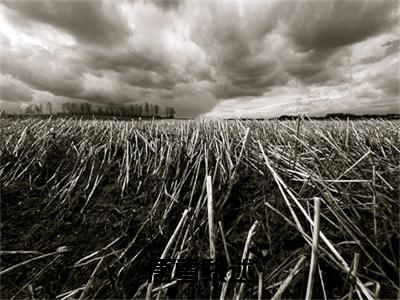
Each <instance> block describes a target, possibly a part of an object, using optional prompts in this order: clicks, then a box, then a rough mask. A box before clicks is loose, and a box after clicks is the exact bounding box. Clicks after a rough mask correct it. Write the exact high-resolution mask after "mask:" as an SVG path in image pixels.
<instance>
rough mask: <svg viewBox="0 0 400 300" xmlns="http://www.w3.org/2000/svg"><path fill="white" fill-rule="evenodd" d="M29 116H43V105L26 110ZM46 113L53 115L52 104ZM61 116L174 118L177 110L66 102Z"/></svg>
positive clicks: (32, 106) (153, 106)
mask: <svg viewBox="0 0 400 300" xmlns="http://www.w3.org/2000/svg"><path fill="white" fill-rule="evenodd" d="M24 113H25V114H27V115H42V114H43V105H42V104H33V105H30V106H27V107H26V108H25V110H24ZM46 113H47V114H53V107H52V104H51V102H48V103H46ZM61 114H65V115H77V116H108V117H130V118H139V117H140V118H153V117H154V118H174V117H175V109H174V108H173V107H170V106H167V107H165V109H164V111H163V112H161V111H160V107H159V106H158V105H157V104H149V103H147V102H146V103H144V104H143V105H142V104H131V105H117V104H114V103H109V104H108V105H106V106H97V107H94V106H92V104H90V103H87V102H81V103H77V102H64V103H63V104H61Z"/></svg>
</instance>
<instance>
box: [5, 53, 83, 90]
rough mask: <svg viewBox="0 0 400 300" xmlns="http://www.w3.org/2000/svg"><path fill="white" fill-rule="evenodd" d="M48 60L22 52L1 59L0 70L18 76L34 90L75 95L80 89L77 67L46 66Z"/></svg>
mask: <svg viewBox="0 0 400 300" xmlns="http://www.w3.org/2000/svg"><path fill="white" fill-rule="evenodd" d="M22 61H23V62H24V63H21V62H22ZM49 64H50V62H48V61H45V60H43V57H42V58H41V59H40V57H39V58H36V57H35V55H33V54H29V53H24V54H21V55H15V54H14V55H13V53H9V55H8V58H7V59H4V60H1V64H0V65H1V70H2V71H3V72H5V73H7V74H10V75H12V76H13V77H15V78H18V79H19V80H21V81H22V82H24V83H26V84H28V85H29V86H31V87H32V88H34V89H36V90H41V91H46V92H50V93H52V94H54V95H59V96H65V97H76V96H77V95H78V94H79V93H80V92H81V91H82V87H81V82H80V78H79V76H77V75H79V73H77V69H74V68H73V67H71V66H69V67H70V68H71V69H70V70H68V69H67V70H65V69H64V68H58V69H57V68H48V66H49Z"/></svg>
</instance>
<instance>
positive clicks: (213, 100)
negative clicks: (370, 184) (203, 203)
mask: <svg viewBox="0 0 400 300" xmlns="http://www.w3.org/2000/svg"><path fill="white" fill-rule="evenodd" d="M3 3H4V4H5V5H6V7H4V6H3V7H2V4H0V8H4V10H3V9H2V10H3V11H4V17H2V16H3V15H2V14H1V12H0V25H1V22H4V20H5V23H6V24H5V25H7V26H9V27H13V29H14V30H10V29H7V28H5V29H3V30H2V29H1V28H0V39H1V43H2V52H1V58H2V59H1V71H2V72H3V73H4V74H5V75H4V76H6V77H5V78H8V79H7V80H8V81H6V82H5V83H3V84H2V85H1V92H2V100H3V101H4V100H5V101H9V102H11V101H13V102H18V103H20V102H29V101H32V99H33V98H35V99H34V100H37V99H36V98H37V97H39V96H38V95H40V96H41V95H42V94H40V93H42V92H48V93H49V94H48V95H49V97H52V95H54V96H55V97H54V98H55V99H62V101H64V100H65V101H68V99H70V100H71V101H81V100H84V101H90V102H93V103H108V102H115V103H134V102H138V103H143V102H145V101H147V102H149V103H153V104H159V105H160V106H161V107H162V106H163V105H164V106H171V105H173V106H175V108H176V110H177V111H178V112H179V113H182V114H185V115H192V116H193V115H198V114H203V113H207V112H209V111H210V110H212V109H214V108H215V106H216V105H217V104H218V103H220V102H224V100H227V99H229V101H236V100H237V102H231V103H240V101H242V102H251V100H254V99H260V102H261V103H262V101H264V102H265V105H268V104H269V102H268V101H269V100H268V95H274V97H278V96H276V95H275V94H274V91H283V92H282V94H281V97H282V99H299V97H300V98H302V97H305V96H304V95H306V93H307V91H311V90H312V89H322V90H323V92H331V93H332V94H334V95H333V97H336V98H339V96H340V95H342V94H343V93H345V92H346V90H348V87H349V86H354V87H355V88H358V91H361V90H362V93H361V92H355V93H354V99H352V100H350V101H354V103H357V101H359V99H358V98H362V99H367V98H368V99H369V98H371V99H372V100H371V101H366V102H362V103H365V105H370V106H371V107H372V106H373V104H372V103H374V102H373V101H375V102H379V101H382V102H383V101H386V100H379V99H393V98H394V97H398V94H399V88H398V87H399V86H398V84H397V83H398V80H397V78H398V77H397V76H398V73H397V72H396V71H395V70H392V69H391V68H389V67H387V65H389V64H390V63H392V61H393V62H395V61H396V60H397V61H398V51H399V44H400V42H399V39H398V32H397V33H396V32H395V28H396V27H395V25H396V22H397V19H398V15H399V9H398V5H397V2H395V1H391V0H388V1H359V0H356V1H324V2H317V1H298V2H296V1H271V2H268V1H255V2H254V1H252V2H250V3H246V2H240V1H239V2H211V1H204V2H203V1H161V0H153V1H141V0H135V1H59V0H57V1H13V2H11V1H6V2H3ZM7 26H6V27H7ZM7 30H9V32H8V33H7ZM3 33H4V34H6V33H7V35H4V34H3ZM65 33H67V34H68V35H70V36H72V37H73V38H74V39H73V40H72V39H71V38H70V37H69V36H68V35H67V34H65ZM375 38H379V40H374V39H375ZM371 40H374V41H375V42H371ZM374 43H375V44H374ZM360 44H362V45H361V46H360V47H358V46H357V45H360ZM357 47H358V48H357ZM360 49H361V50H360ZM363 49H364V50H363ZM365 49H366V50H365ZM369 49H371V51H369ZM376 49H379V51H377V50H376ZM388 60H390V61H388ZM382 66H383V67H382ZM353 75H355V76H354V78H356V79H354V78H353ZM4 76H3V77H4ZM10 78H11V79H10ZM357 78H359V79H357ZM363 84H365V86H366V87H367V88H365V89H364V88H361V86H362V85H363ZM324 89H325V90H324ZM13 90H15V91H14V92H13ZM38 91H39V93H38ZM293 95H296V96H293ZM297 95H300V96H297ZM338 95H339V96H338ZM357 97H358V98H357ZM233 98H235V99H234V100H231V99H233ZM262 99H266V100H262ZM274 101H278V100H274ZM286 101H287V103H286V104H284V105H283V106H281V107H282V108H283V107H284V108H285V109H289V107H290V105H293V106H298V107H297V108H296V107H293V108H292V109H291V111H293V112H298V111H300V109H301V107H305V104H304V103H305V102H304V101H303V102H301V101H300V102H299V101H297V102H296V101H294V100H293V101H292V100H286ZM387 101H389V100H387ZM390 101H392V100H390ZM307 103H308V102H307ZM309 103H310V105H315V107H320V106H321V107H320V108H319V109H320V110H323V111H324V112H325V111H329V109H331V107H330V106H329V101H325V102H320V104H318V103H319V102H318V101H317V100H313V101H312V102H309ZM390 103H391V104H383V103H382V107H383V106H384V105H387V106H390V105H393V103H394V102H390ZM317 104H318V105H317ZM342 104H343V106H340V107H335V109H342V108H344V107H345V105H348V106H351V104H348V103H345V102H343V103H342ZM274 105H275V106H276V107H280V106H279V105H277V104H276V103H275V104H274ZM322 106H324V108H323V109H322ZM374 107H375V106H374ZM217 108H218V106H217ZM332 109H333V108H332ZM233 110H234V109H233ZM249 110H251V108H246V111H249Z"/></svg>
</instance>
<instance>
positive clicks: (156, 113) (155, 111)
mask: <svg viewBox="0 0 400 300" xmlns="http://www.w3.org/2000/svg"><path fill="white" fill-rule="evenodd" d="M159 112H160V107H159V106H158V105H157V104H156V105H154V115H155V116H156V117H158V113H159Z"/></svg>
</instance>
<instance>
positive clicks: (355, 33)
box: [284, 0, 398, 51]
mask: <svg viewBox="0 0 400 300" xmlns="http://www.w3.org/2000/svg"><path fill="white" fill-rule="evenodd" d="M284 6H285V10H286V14H287V16H288V19H287V20H288V23H287V24H286V34H287V35H288V36H290V37H291V38H292V39H293V41H294V43H295V45H296V46H297V47H298V48H299V49H300V50H302V51H307V50H310V49H314V50H318V51H324V50H329V49H335V48H339V47H343V46H347V45H351V44H354V43H357V42H360V41H363V40H365V39H367V38H369V37H371V36H374V35H376V34H378V33H381V32H382V31H384V30H387V29H388V28H390V27H392V26H394V25H395V24H397V23H398V19H397V16H396V15H395V12H396V9H398V1H391V0H388V1H343V0H339V1H321V2H317V1H310V2H304V1H302V2H300V1H299V2H297V3H296V4H295V5H293V4H292V3H289V4H285V5H284Z"/></svg>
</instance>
